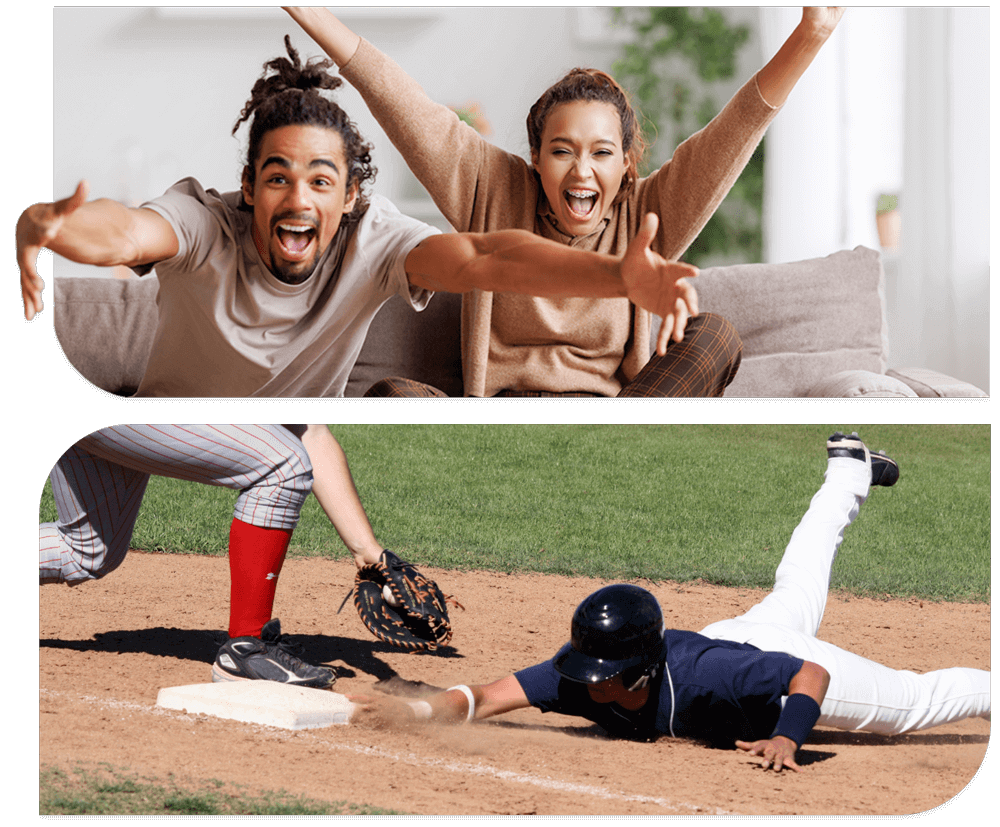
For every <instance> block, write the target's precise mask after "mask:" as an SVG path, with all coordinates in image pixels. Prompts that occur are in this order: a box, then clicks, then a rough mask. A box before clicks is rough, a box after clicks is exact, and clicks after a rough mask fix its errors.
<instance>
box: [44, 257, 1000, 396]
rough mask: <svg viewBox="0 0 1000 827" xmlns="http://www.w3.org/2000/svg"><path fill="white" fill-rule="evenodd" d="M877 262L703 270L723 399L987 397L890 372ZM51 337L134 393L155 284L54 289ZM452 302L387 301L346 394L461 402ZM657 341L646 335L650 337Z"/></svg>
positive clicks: (94, 377)
mask: <svg viewBox="0 0 1000 827" xmlns="http://www.w3.org/2000/svg"><path fill="white" fill-rule="evenodd" d="M883 281H884V277H883V273H882V266H881V262H880V259H879V254H878V253H877V252H875V251H873V250H869V249H867V248H864V247H858V248H856V249H854V250H844V251H841V252H838V253H834V254H832V255H830V256H826V257H825V258H818V259H812V260H809V261H801V262H793V263H789V264H747V265H734V266H728V267H715V268H708V269H705V270H703V271H702V272H701V274H700V275H699V276H698V278H697V281H696V285H697V287H698V296H699V302H700V306H701V309H702V310H706V311H711V312H714V313H718V314H720V315H722V316H725V317H726V318H727V319H729V320H730V321H731V322H732V323H733V324H734V325H735V326H736V329H737V330H738V331H739V333H740V336H741V338H742V339H743V364H742V365H741V367H740V370H739V373H738V374H737V376H736V379H735V380H734V382H733V384H732V385H731V386H730V388H729V390H728V392H727V396H745V397H809V396H811V397H848V396H882V397H886V396H890V397H907V396H908V397H917V396H920V397H954V396H986V394H985V393H984V392H983V391H982V390H980V389H979V388H976V387H974V386H972V385H970V384H968V383H966V382H962V381H959V380H957V379H953V378H952V377H949V376H945V375H943V374H941V373H937V372H935V371H931V370H927V369H923V368H919V367H915V368H906V369H897V370H887V369H886V365H887V360H888V335H887V329H886V317H885V291H884V287H883ZM54 304H55V311H54V312H55V328H56V335H57V336H58V338H59V341H60V343H61V344H62V346H63V350H64V352H65V354H66V357H67V358H68V360H69V361H70V363H71V364H72V365H73V366H74V367H75V368H76V369H77V370H78V371H79V372H80V373H81V374H82V375H83V376H85V377H86V378H87V379H89V380H90V381H91V382H93V383H94V384H95V385H97V386H98V387H99V388H102V389H104V390H107V391H110V392H112V393H117V394H130V393H133V392H134V391H135V388H136V387H138V384H139V379H140V377H141V376H142V372H143V369H144V366H145V363H146V359H147V357H148V354H149V349H150V345H151V341H152V337H153V331H154V329H155V326H156V279H155V278H154V277H153V276H147V277H145V278H142V279H130V280H125V281H122V280H116V279H110V278H109V279H105V278H79V277H66V278H56V279H55V302H54ZM460 306H461V297H460V296H457V295H449V294H439V295H437V296H435V297H434V298H433V299H432V300H431V302H430V305H429V306H428V308H427V310H425V311H424V312H422V313H414V312H413V311H412V310H410V308H409V307H408V305H406V304H405V302H403V301H401V300H399V299H392V300H390V301H389V302H387V303H386V304H385V306H384V307H383V308H382V309H381V310H380V311H379V313H378V315H377V316H376V318H375V320H374V322H373V323H372V326H371V329H370V331H369V333H368V337H367V340H366V342H365V345H364V348H363V349H362V351H361V355H360V357H359V358H358V362H357V364H356V365H355V368H354V370H353V372H352V373H351V377H350V381H349V382H348V386H347V395H348V396H362V395H363V394H364V392H365V391H366V390H367V389H368V388H369V387H370V386H371V385H372V384H373V383H374V382H376V381H378V380H379V379H382V378H383V377H385V376H406V377H409V378H411V379H417V380H420V381H423V382H428V383H429V384H432V385H434V386H435V387H438V388H440V389H442V390H444V391H446V392H447V393H449V394H450V395H452V396H460V395H461V393H462V372H461V354H460V352H459V310H460ZM654 335H655V331H654Z"/></svg>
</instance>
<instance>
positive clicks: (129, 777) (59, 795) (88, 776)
mask: <svg viewBox="0 0 1000 827" xmlns="http://www.w3.org/2000/svg"><path fill="white" fill-rule="evenodd" d="M38 812H39V815H193V816H209V815H229V816H234V815H396V814H397V813H393V812H392V811H390V810H382V809H376V808H372V807H361V806H357V805H354V804H349V803H347V802H343V801H333V802H330V801H318V800H315V799H310V798H306V797H304V796H295V795H291V794H289V793H286V792H284V791H271V790H269V791H265V792H263V793H261V792H259V791H255V792H253V793H250V792H248V791H247V790H246V789H244V788H241V787H234V786H232V785H227V784H224V783H223V782H221V781H206V782H202V783H200V784H198V785H197V786H196V787H195V786H191V785H181V784H179V783H178V782H177V781H176V780H175V779H174V778H173V777H171V778H169V779H166V780H164V779H156V778H140V777H139V776H138V775H136V774H135V773H133V772H130V771H128V770H124V769H121V768H116V767H111V766H109V765H107V764H97V765H85V764H77V765H74V766H73V767H72V768H71V769H69V770H68V771H67V770H63V769H59V768H57V767H46V766H43V767H42V768H41V772H40V776H39V801H38Z"/></svg>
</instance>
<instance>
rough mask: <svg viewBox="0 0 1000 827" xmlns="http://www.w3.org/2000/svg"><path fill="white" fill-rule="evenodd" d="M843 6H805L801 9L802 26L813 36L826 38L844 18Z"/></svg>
mask: <svg viewBox="0 0 1000 827" xmlns="http://www.w3.org/2000/svg"><path fill="white" fill-rule="evenodd" d="M844 9H845V7H844V6H806V7H805V8H803V9H802V25H803V26H805V27H806V28H808V29H809V30H810V31H811V32H812V33H813V34H815V35H817V36H819V37H822V38H824V39H826V38H828V37H829V36H830V35H831V34H833V30H834V29H836V28H837V24H838V23H839V22H840V19H841V18H842V17H843V16H844Z"/></svg>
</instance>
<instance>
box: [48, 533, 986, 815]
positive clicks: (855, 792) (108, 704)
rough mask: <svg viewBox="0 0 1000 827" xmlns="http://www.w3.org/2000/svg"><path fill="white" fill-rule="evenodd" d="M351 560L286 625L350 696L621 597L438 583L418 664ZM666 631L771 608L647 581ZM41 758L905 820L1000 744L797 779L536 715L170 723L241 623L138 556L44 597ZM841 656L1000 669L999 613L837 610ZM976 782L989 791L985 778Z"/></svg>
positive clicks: (474, 575) (290, 610)
mask: <svg viewBox="0 0 1000 827" xmlns="http://www.w3.org/2000/svg"><path fill="white" fill-rule="evenodd" d="M354 571H355V569H354V566H353V564H352V563H351V562H350V561H339V562H330V561H328V560H314V559H313V560H289V561H287V562H286V563H285V567H284V569H283V571H282V575H281V585H280V586H279V589H278V598H277V604H276V608H275V614H276V615H277V616H278V617H280V618H281V621H282V627H283V631H284V632H286V633H290V634H293V635H294V636H295V637H296V638H297V639H298V640H300V641H301V642H302V643H303V644H304V645H305V647H306V652H307V658H308V659H310V660H311V661H312V662H315V663H328V664H330V665H332V666H334V667H336V669H337V671H338V672H339V675H340V677H339V680H338V682H337V684H336V686H335V689H336V691H338V692H343V693H351V692H363V693H365V692H371V690H372V689H373V687H374V685H375V684H376V683H378V682H379V681H392V680H395V681H410V682H423V683H425V684H429V685H431V686H435V687H448V686H451V685H453V684H456V683H486V682H489V681H492V680H495V679H497V678H500V677H503V676H505V675H507V674H510V673H511V672H512V671H515V670H516V669H518V668H521V667H523V666H527V665H530V664H532V663H535V662H538V661H540V660H543V659H545V658H548V657H551V656H552V655H553V654H555V652H556V650H557V649H558V648H559V646H561V645H562V644H563V643H564V642H565V640H566V638H567V636H568V634H569V621H570V617H571V615H572V612H573V609H574V608H575V607H576V605H577V604H578V603H579V602H580V600H582V599H583V598H584V597H585V596H586V595H587V594H588V593H590V592H591V591H593V590H594V589H596V588H598V587H600V586H602V585H604V584H605V581H600V580H593V579H583V578H568V577H550V576H542V575H504V574H495V573H489V572H452V571H441V570H435V569H431V568H427V569H425V571H426V573H427V574H428V575H429V576H431V577H434V578H435V579H437V580H438V582H439V583H440V585H441V587H442V589H443V590H444V591H445V593H446V594H454V595H455V596H456V597H457V598H458V600H459V601H461V603H462V604H463V605H464V606H465V611H460V610H454V611H453V612H452V621H453V626H454V629H455V636H454V639H453V641H452V644H453V645H452V646H451V647H449V648H446V649H444V650H442V651H439V652H437V653H433V654H421V655H412V654H405V653H402V652H400V651H398V650H396V649H393V648H392V647H390V646H388V645H386V644H383V643H381V642H379V641H377V640H376V639H375V638H374V637H372V636H371V635H370V634H369V633H368V631H367V630H366V629H365V628H364V627H363V626H362V625H361V621H360V620H359V619H358V617H357V614H356V613H355V611H354V609H353V607H352V606H351V604H350V603H348V604H347V606H345V607H344V610H343V611H342V612H341V613H340V614H337V613H336V612H337V607H338V606H339V605H340V603H341V601H342V600H343V598H344V596H345V595H346V594H347V591H348V589H349V588H350V587H351V585H352V584H353V580H354ZM641 585H643V586H645V587H646V588H648V589H650V591H652V592H653V593H654V594H655V595H656V597H657V598H658V599H659V600H660V603H661V605H662V606H663V609H664V614H665V616H666V621H667V624H668V625H669V626H674V627H677V628H685V629H700V628H702V627H703V626H705V625H706V624H708V623H710V622H712V621H715V620H720V619H722V618H725V617H730V616H733V615H735V614H738V613H740V612H742V611H745V610H746V609H747V608H748V607H749V606H751V605H753V604H754V603H755V602H756V601H758V600H759V599H760V598H761V597H762V596H763V593H761V592H757V591H753V590H748V589H747V590H745V589H722V588H718V587H715V586H708V585H703V584H676V583H670V582H655V583H651V582H645V581H644V582H643V583H641ZM39 600H40V616H39V623H40V638H41V640H40V652H39V660H40V672H39V680H40V693H39V695H40V696H39V713H40V714H39V718H40V722H39V739H40V740H39V753H40V763H41V764H42V765H45V766H58V767H65V768H69V767H72V766H74V765H75V764H77V763H97V762H105V763H107V764H110V765H112V766H114V767H120V768H125V769H128V770H131V771H134V772H138V773H141V774H143V775H145V776H150V777H158V778H167V777H169V776H172V777H173V778H174V779H175V780H176V781H177V783H179V784H183V783H184V782H185V779H188V780H191V781H192V782H197V781H201V780H219V781H222V782H226V783H232V784H237V785H241V786H245V787H248V788H249V789H250V790H251V791H252V790H264V789H269V790H285V791H288V792H290V793H295V794H303V795H306V796H308V797H310V798H314V799H320V800H330V801H348V802H353V803H356V804H369V805H372V806H377V807H383V808H387V809H392V810H396V811H401V812H407V813H414V814H446V815H487V814H528V813H535V814H548V815H556V814H558V815H596V814H617V815H639V814H657V815H670V814H681V815H690V814H693V813H706V814H711V813H724V814H725V813H729V814H737V813H738V814H817V815H818V814H850V815H872V814H906V813H919V812H923V811H926V810H929V809H932V808H935V807H938V806H939V805H941V804H944V803H945V802H948V801H949V800H950V799H952V798H953V797H954V796H956V795H958V794H959V793H960V792H962V790H963V788H965V787H966V785H968V784H969V782H970V781H971V780H972V779H973V777H974V776H975V775H976V772H977V771H978V769H979V767H980V765H981V764H982V762H983V759H984V756H985V754H986V749H987V744H988V741H989V735H990V725H989V723H987V722H986V721H981V720H974V721H964V722H962V723H959V724H954V725H950V726H945V727H940V728H938V729H935V730H931V731H929V732H925V733H916V734H913V735H908V736H900V737H895V738H881V737H876V736H872V735H865V734H860V733H843V732H838V731H835V730H826V729H822V728H820V729H817V730H816V731H815V732H814V733H813V737H812V739H811V740H810V742H809V743H807V745H806V748H805V749H803V750H802V751H800V753H799V761H800V763H801V764H803V765H804V768H803V772H801V773H799V774H794V773H788V772H786V773H781V774H780V775H779V774H774V773H769V772H766V771H764V770H762V769H761V768H760V767H758V766H757V765H756V763H755V762H754V761H753V760H751V759H750V758H748V757H747V756H745V755H744V754H741V753H738V752H737V751H735V750H733V751H728V750H712V749H708V748H706V747H704V746H702V745H700V744H696V743H691V742H686V741H675V740H671V739H662V740H660V741H657V742H656V743H652V744H634V743H626V742H617V741H614V740H611V739H608V738H607V737H605V736H604V735H603V733H602V731H601V730H600V729H599V728H597V727H595V726H591V725H589V724H588V723H587V722H586V721H584V720H582V719H574V718H567V717H564V716H559V715H554V714H546V715H542V714H541V713H539V712H538V711H537V710H533V709H531V710H523V711H520V712H518V713H515V714H512V715H508V716H504V717H503V718H498V719H495V720H493V721H486V722H480V723H477V724H473V725H470V726H467V727H434V726H420V727H412V728H409V729H402V730H401V729H393V728H391V727H379V726H376V725H352V726H336V727H330V728H327V729H320V730H307V731H299V732H291V731H286V730H280V729H272V728H266V727H258V726H253V725H249V724H241V723H238V722H235V721H227V720H221V719H215V718H209V717H204V716H190V715H185V714H183V713H178V712H171V711H167V710H162V709H158V708H156V706H155V704H156V696H157V693H158V692H159V690H160V689H161V688H162V687H165V686H180V685H184V684H190V683H200V682H208V681H210V680H211V676H210V671H211V663H212V661H213V659H214V657H215V652H216V649H217V648H218V640H219V639H220V638H219V636H224V633H223V632H221V631H220V630H222V629H224V628H225V625H226V620H227V617H228V605H229V572H228V563H227V561H226V559H225V558H221V557H200V556H178V555H165V554H140V553H135V552H133V553H132V554H131V555H129V557H128V558H127V560H126V561H125V564H124V565H123V566H122V567H121V568H120V569H119V570H118V571H116V572H114V573H113V574H111V575H110V576H108V578H107V579H105V580H103V581H100V582H95V583H90V584H87V585H84V586H80V587H76V588H69V587H66V586H47V587H44V588H40V596H39ZM821 635H822V637H823V638H824V639H826V640H829V641H831V642H833V643H836V644H838V645H840V646H844V647H845V648H848V649H851V650H852V651H855V652H857V653H858V654H861V655H864V656H866V657H870V658H873V659H875V660H879V661H881V662H882V663H885V664H886V665H888V666H892V667H895V668H905V669H912V670H914V671H918V672H922V671H928V670H931V669H937V668H942V667H946V666H974V667H978V668H982V669H989V668H990V607H989V605H987V604H972V605H967V604H955V603H929V602H927V601H923V602H921V601H917V600H910V601H880V600H870V599H858V598H843V597H839V596H837V595H833V596H831V599H830V604H829V607H828V609H827V613H826V619H825V621H824V624H823V630H822V632H821ZM977 783H983V780H982V779H980V781H978V782H977Z"/></svg>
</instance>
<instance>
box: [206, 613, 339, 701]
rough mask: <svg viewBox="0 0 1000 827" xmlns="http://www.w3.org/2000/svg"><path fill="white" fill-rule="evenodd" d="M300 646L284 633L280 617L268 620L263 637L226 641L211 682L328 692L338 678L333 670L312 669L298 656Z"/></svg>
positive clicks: (216, 660)
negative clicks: (264, 683)
mask: <svg viewBox="0 0 1000 827" xmlns="http://www.w3.org/2000/svg"><path fill="white" fill-rule="evenodd" d="M300 653H301V647H300V646H299V645H298V644H295V643H291V642H290V641H289V640H288V639H287V638H285V637H284V636H283V635H282V634H281V625H280V623H279V621H278V619H277V618H274V619H273V620H269V621H268V622H267V623H266V624H265V625H264V628H263V629H262V630H261V633H260V637H259V638H255V637H237V638H232V639H231V640H228V641H226V642H225V643H224V644H223V645H222V647H221V648H220V649H219V652H218V654H217V655H216V656H215V663H214V664H212V681H213V682H215V683H220V682H223V681H276V682H278V683H288V684H293V685H295V686H308V687H312V688H316V689H325V688H326V687H328V686H331V685H332V684H333V682H334V681H335V680H336V679H337V677H336V675H334V673H333V670H332V669H328V668H327V667H325V666H312V665H310V664H308V663H306V662H305V661H303V660H302V659H301V658H299V657H298V655H299V654H300Z"/></svg>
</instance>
